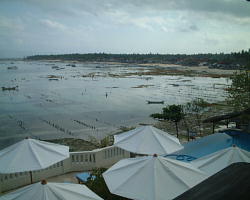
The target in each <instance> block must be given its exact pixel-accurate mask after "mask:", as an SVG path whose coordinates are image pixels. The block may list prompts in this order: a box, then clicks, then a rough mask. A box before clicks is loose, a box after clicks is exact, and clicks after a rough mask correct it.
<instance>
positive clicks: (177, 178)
mask: <svg viewBox="0 0 250 200" xmlns="http://www.w3.org/2000/svg"><path fill="white" fill-rule="evenodd" d="M160 163H161V165H162V166H163V169H164V170H165V171H166V172H168V173H169V174H170V175H172V176H173V177H174V178H176V180H178V181H180V182H182V183H183V184H184V185H185V186H186V187H187V188H188V189H189V188H190V186H189V185H188V184H187V183H186V182H185V181H183V180H182V179H180V178H179V177H178V176H177V175H176V174H175V173H174V172H173V171H172V170H170V169H169V167H167V166H166V165H164V164H163V163H162V161H161V162H160ZM166 168H167V169H168V170H166ZM185 168H186V167H185Z"/></svg>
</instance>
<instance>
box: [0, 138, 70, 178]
mask: <svg viewBox="0 0 250 200" xmlns="http://www.w3.org/2000/svg"><path fill="white" fill-rule="evenodd" d="M68 157H69V147H68V146H64V145H59V144H54V143H49V142H44V141H39V140H35V139H30V138H27V139H24V140H22V141H20V142H18V143H16V144H13V145H11V146H9V147H7V148H5V149H3V150H1V151H0V173H3V174H6V173H16V172H25V171H29V172H30V175H31V182H32V173H31V171H35V170H40V169H44V168H47V167H49V166H51V165H53V164H55V163H57V162H60V161H62V160H64V159H66V158H68Z"/></svg>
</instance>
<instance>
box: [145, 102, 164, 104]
mask: <svg viewBox="0 0 250 200" xmlns="http://www.w3.org/2000/svg"><path fill="white" fill-rule="evenodd" d="M147 102H148V104H164V101H147Z"/></svg>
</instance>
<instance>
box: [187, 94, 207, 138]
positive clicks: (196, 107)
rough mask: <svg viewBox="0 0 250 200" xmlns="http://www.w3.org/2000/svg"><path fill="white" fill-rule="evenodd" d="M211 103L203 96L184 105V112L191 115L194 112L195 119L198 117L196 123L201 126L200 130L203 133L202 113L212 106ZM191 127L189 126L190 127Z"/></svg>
mask: <svg viewBox="0 0 250 200" xmlns="http://www.w3.org/2000/svg"><path fill="white" fill-rule="evenodd" d="M210 105H211V104H210V103H208V102H206V101H205V100H204V99H202V98H196V99H194V100H193V101H191V102H188V103H187V104H186V105H185V106H184V112H185V114H187V115H189V114H192V115H193V116H194V117H195V119H196V123H197V125H198V127H199V132H200V134H201V125H202V120H201V119H202V113H203V112H204V111H205V109H206V108H207V107H208V106H210ZM184 122H185V124H186V126H187V125H188V123H187V122H186V119H185V120H184ZM188 129H189V128H188Z"/></svg>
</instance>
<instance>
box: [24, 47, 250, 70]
mask: <svg viewBox="0 0 250 200" xmlns="http://www.w3.org/2000/svg"><path fill="white" fill-rule="evenodd" d="M25 59H26V60H63V61H82V62H121V63H138V64H143V63H152V64H154V63H161V64H180V65H186V66H197V65H199V64H201V63H204V65H210V66H212V65H215V64H216V65H228V66H229V65H234V66H236V67H238V68H240V67H241V66H244V65H246V64H248V63H249V62H250V49H249V50H248V51H245V50H242V51H240V52H232V53H215V54H212V53H208V54H191V55H188V54H152V53H149V54H107V53H87V54H78V53H76V54H60V55H34V56H28V57H26V58H25Z"/></svg>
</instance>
